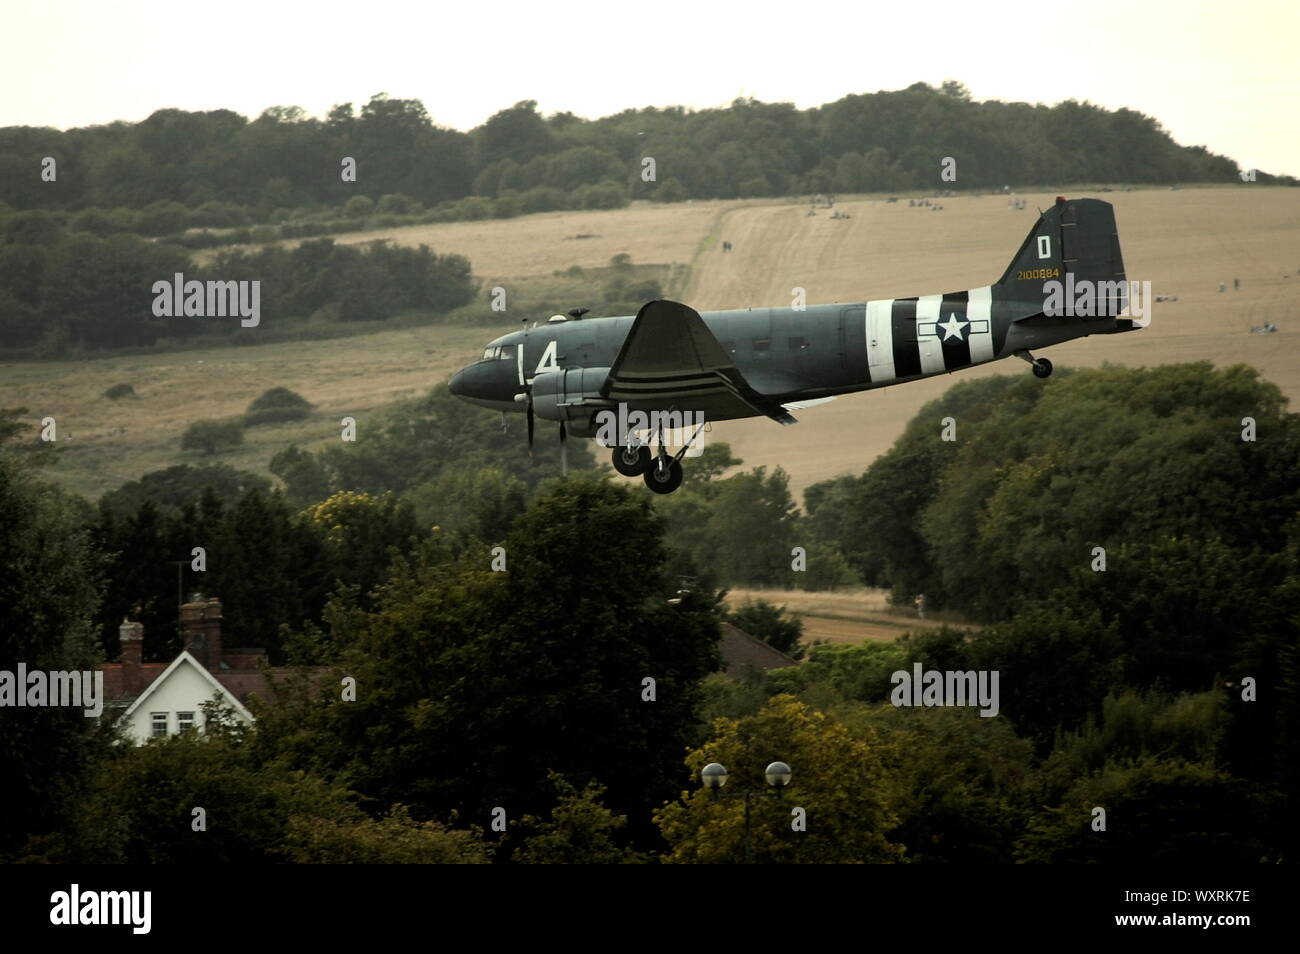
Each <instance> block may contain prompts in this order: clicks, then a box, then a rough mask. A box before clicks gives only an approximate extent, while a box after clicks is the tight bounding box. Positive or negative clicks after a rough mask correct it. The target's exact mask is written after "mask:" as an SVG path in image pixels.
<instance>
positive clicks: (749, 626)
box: [726, 599, 804, 659]
mask: <svg viewBox="0 0 1300 954" xmlns="http://www.w3.org/2000/svg"><path fill="white" fill-rule="evenodd" d="M726 618H727V622H729V623H732V624H733V625H735V626H737V627H739V628H740V629H742V630H744V631H745V632H746V633H748V634H749V635H751V636H754V637H757V638H758V639H761V640H762V641H763V642H765V643H767V644H768V645H769V646H771V647H772V648H773V649H779V650H780V651H781V652H783V653H785V654H786V655H787V656H789V657H791V658H792V659H802V658H803V652H804V651H803V647H802V646H800V645H799V641H800V640H801V639H803V618H802V617H801V616H800V615H799V614H798V613H793V614H787V613H786V611H785V607H784V606H777V605H776V604H774V603H769V602H768V601H767V600H761V599H748V600H745V602H744V603H742V604H740V606H739V607H738V608H737V609H736V610H734V611H733V612H730V613H728V614H727V617H726Z"/></svg>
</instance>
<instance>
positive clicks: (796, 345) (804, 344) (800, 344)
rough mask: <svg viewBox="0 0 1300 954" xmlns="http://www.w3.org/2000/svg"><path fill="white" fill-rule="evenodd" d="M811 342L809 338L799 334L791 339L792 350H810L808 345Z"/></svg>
mask: <svg viewBox="0 0 1300 954" xmlns="http://www.w3.org/2000/svg"><path fill="white" fill-rule="evenodd" d="M809 344H810V342H809V341H808V339H807V338H805V337H803V336H802V335H798V336H796V337H794V338H791V339H790V350H791V351H807V350H808V345H809Z"/></svg>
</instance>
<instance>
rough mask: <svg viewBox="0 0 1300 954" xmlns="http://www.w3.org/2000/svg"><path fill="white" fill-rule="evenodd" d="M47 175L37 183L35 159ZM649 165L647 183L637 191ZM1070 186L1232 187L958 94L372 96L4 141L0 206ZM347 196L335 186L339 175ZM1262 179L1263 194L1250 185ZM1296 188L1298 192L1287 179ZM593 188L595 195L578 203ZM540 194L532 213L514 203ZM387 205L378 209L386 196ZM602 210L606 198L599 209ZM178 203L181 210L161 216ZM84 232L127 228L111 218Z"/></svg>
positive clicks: (1058, 111) (210, 220)
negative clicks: (653, 103)
mask: <svg viewBox="0 0 1300 954" xmlns="http://www.w3.org/2000/svg"><path fill="white" fill-rule="evenodd" d="M45 157H52V158H54V159H55V160H56V162H57V166H56V170H57V178H56V180H55V181H54V182H45V181H42V177H41V171H42V160H43V159H44V158H45ZM647 157H650V158H653V159H654V161H655V175H654V179H653V181H646V179H645V178H644V177H643V174H642V173H643V170H644V169H645V166H644V164H643V160H644V159H646V158H647ZM944 157H952V158H954V159H955V160H956V162H957V167H956V171H957V179H956V181H955V185H956V187H958V188H968V189H988V188H1001V187H1002V186H1003V185H1004V184H1008V183H1010V184H1015V185H1028V184H1047V183H1066V182H1131V183H1163V182H1189V181H1220V182H1227V181H1232V180H1234V179H1235V178H1236V176H1237V175H1238V173H1239V171H1240V170H1239V169H1238V167H1237V165H1236V164H1235V163H1234V162H1233V161H1232V160H1230V159H1227V158H1225V157H1222V156H1218V155H1214V154H1212V153H1209V152H1208V151H1206V150H1205V149H1204V148H1203V147H1199V146H1193V147H1184V146H1179V145H1178V144H1177V143H1175V142H1174V141H1173V140H1172V139H1171V138H1170V137H1169V135H1168V133H1167V132H1165V130H1164V129H1162V128H1161V126H1160V124H1159V123H1158V122H1157V121H1156V120H1155V119H1153V118H1151V117H1149V116H1145V115H1143V114H1142V113H1139V112H1135V111H1133V110H1129V109H1120V110H1116V111H1110V110H1105V109H1102V108H1100V107H1097V106H1094V105H1092V104H1090V103H1079V102H1076V101H1074V100H1067V101H1065V102H1062V103H1058V104H1057V105H1055V106H1050V107H1049V106H1044V105H1042V104H1036V105H1031V104H1029V103H1004V102H1000V101H987V102H975V101H973V100H972V99H971V98H970V95H969V93H968V92H967V91H966V89H965V88H964V87H963V86H962V85H961V84H960V83H956V82H953V81H949V82H945V83H944V84H943V86H942V87H941V88H939V89H935V88H933V87H931V86H928V85H926V84H924V83H916V84H913V85H912V86H910V87H908V88H907V89H904V90H897V91H889V92H885V91H882V92H877V93H866V94H853V95H849V96H845V97H844V98H842V99H840V100H837V101H836V102H833V103H828V104H826V105H824V106H820V107H813V108H810V109H806V110H798V109H795V108H794V106H793V105H791V104H788V103H761V102H757V101H755V100H753V99H738V100H736V101H735V102H734V103H732V104H731V105H730V106H728V107H726V108H721V109H704V110H696V111H690V110H686V109H684V108H682V107H670V108H666V109H658V108H654V107H648V108H644V109H629V110H625V111H623V112H621V113H618V114H616V115H613V116H607V117H604V118H601V119H597V120H586V119H581V118H579V117H576V116H574V115H572V114H571V113H565V112H561V113H557V114H555V115H552V116H548V117H543V116H541V115H539V114H538V112H537V109H536V103H535V102H533V101H527V100H526V101H523V102H520V103H516V104H515V105H514V106H512V107H510V108H508V109H503V110H501V111H500V112H498V113H496V114H495V115H493V116H492V117H491V118H489V119H488V120H487V121H486V122H484V124H483V125H482V126H479V127H477V128H475V129H473V130H471V131H469V132H458V131H456V130H452V129H447V128H444V127H441V126H438V125H437V124H436V123H435V122H434V118H433V117H431V116H430V114H429V112H428V110H427V109H426V108H425V106H424V105H423V103H421V102H420V101H418V100H409V99H390V98H388V97H387V96H386V95H385V94H378V95H376V96H374V97H372V98H371V99H370V101H369V102H368V103H366V104H365V105H364V106H362V107H361V109H360V110H359V111H357V110H354V108H353V106H352V104H350V103H345V104H342V105H339V106H336V107H334V108H333V109H332V110H330V112H329V114H328V115H327V116H326V117H325V118H324V119H318V118H315V117H310V116H307V115H306V114H305V113H304V112H303V111H302V110H301V109H299V108H297V107H283V106H277V107H272V108H270V109H267V110H266V111H264V112H263V113H262V114H261V115H260V116H259V117H257V118H256V119H255V120H252V121H249V120H248V119H246V118H245V117H243V116H240V115H238V114H236V113H233V112H231V111H229V110H214V111H210V112H194V113H191V112H185V111H182V110H177V109H162V110H159V111H157V112H155V113H154V114H153V115H152V116H150V117H149V118H148V119H145V120H143V121H141V122H139V123H134V124H132V123H125V122H116V123H112V124H110V125H106V126H94V127H89V128H81V129H71V130H68V131H66V132H60V131H58V130H54V129H49V128H37V127H9V128H6V129H3V130H0V203H4V204H5V205H7V206H9V207H11V208H13V209H18V210H30V209H46V210H55V209H62V210H71V211H75V210H82V209H100V210H113V209H117V210H141V211H144V210H149V211H148V212H147V213H146V214H143V215H141V216H139V217H138V218H137V220H136V222H137V225H136V227H138V228H140V229H141V230H146V229H147V230H150V231H151V232H152V233H153V234H168V233H170V232H172V231H177V230H179V229H180V228H181V227H182V226H190V227H215V228H222V227H239V226H243V225H248V224H251V223H253V222H272V221H281V220H282V219H284V218H286V217H287V213H288V210H292V209H301V208H308V207H319V208H329V209H338V208H341V207H343V206H344V203H346V202H347V201H348V200H349V199H351V198H354V197H367V198H368V199H369V200H371V201H372V202H376V203H379V202H387V203H388V207H387V208H381V209H380V211H381V212H383V213H385V214H404V213H410V212H411V211H413V207H412V205H411V203H415V204H417V205H418V206H422V207H426V208H436V207H439V206H442V205H443V204H446V203H452V202H456V201H459V200H463V199H465V198H467V197H479V198H481V199H497V198H499V197H502V196H513V197H514V200H515V201H517V202H518V203H519V204H520V206H521V207H524V208H527V207H528V206H529V205H530V204H531V205H532V206H534V207H535V206H537V204H538V203H539V202H541V203H542V204H546V203H547V200H545V199H542V198H541V197H540V194H538V193H536V192H535V191H534V190H539V189H546V190H553V191H552V192H551V193H550V196H551V198H552V199H554V198H556V197H560V199H561V201H563V202H565V203H566V205H568V206H570V207H577V205H578V203H582V202H585V203H592V204H593V205H588V207H605V206H603V205H600V204H599V203H601V202H608V201H612V202H615V203H616V204H617V203H618V202H622V201H627V200H628V199H636V198H651V199H659V200H661V201H677V200H680V199H685V198H732V197H737V196H780V195H799V194H806V193H817V192H828V191H834V192H862V191H873V190H882V189H906V188H938V187H944V188H951V187H953V186H952V185H951V184H950V183H948V182H946V181H941V180H940V178H939V173H940V168H941V163H942V161H943V159H944ZM348 158H350V159H354V160H355V161H356V181H354V182H349V181H343V176H342V175H341V173H342V171H343V162H344V160H345V159H348ZM1257 181H1273V177H1271V176H1268V175H1267V174H1266V173H1259V175H1258V180H1257ZM1288 181H1290V180H1288ZM596 186H599V187H601V188H602V189H604V191H605V195H604V197H603V198H602V197H597V196H596V195H595V194H591V195H585V194H581V193H580V190H583V189H590V188H592V187H596ZM529 195H532V196H533V198H532V199H531V200H529V199H525V198H524V197H525V196H529ZM385 197H389V198H387V199H385ZM610 197H612V198H610ZM168 202H170V203H176V204H177V206H178V207H179V210H178V207H177V206H166V205H158V204H157V203H168ZM98 215H99V217H98V218H94V219H93V222H92V220H91V219H86V220H84V221H83V225H85V226H87V227H89V228H90V230H91V231H94V230H95V229H105V228H112V227H115V226H113V225H111V224H109V222H108V221H106V220H107V219H112V218H114V217H116V218H117V219H118V220H120V221H119V224H124V223H125V221H126V219H127V218H128V217H127V216H126V214H125V213H123V212H120V211H119V212H103V213H99V214H98Z"/></svg>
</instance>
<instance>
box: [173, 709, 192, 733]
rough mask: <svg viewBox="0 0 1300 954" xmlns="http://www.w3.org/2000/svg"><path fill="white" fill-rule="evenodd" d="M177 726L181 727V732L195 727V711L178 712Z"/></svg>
mask: <svg viewBox="0 0 1300 954" xmlns="http://www.w3.org/2000/svg"><path fill="white" fill-rule="evenodd" d="M176 728H177V729H179V730H180V731H181V732H184V731H185V730H186V729H192V728H194V713H193V712H178V713H176Z"/></svg>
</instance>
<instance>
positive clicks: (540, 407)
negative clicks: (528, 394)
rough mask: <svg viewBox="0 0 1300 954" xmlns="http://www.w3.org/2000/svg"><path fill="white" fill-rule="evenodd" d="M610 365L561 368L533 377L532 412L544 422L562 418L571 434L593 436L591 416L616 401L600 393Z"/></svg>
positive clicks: (613, 405)
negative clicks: (604, 366) (607, 366)
mask: <svg viewBox="0 0 1300 954" xmlns="http://www.w3.org/2000/svg"><path fill="white" fill-rule="evenodd" d="M607 377H609V368H560V369H559V370H558V371H544V372H543V373H541V374H539V375H537V376H536V377H534V378H533V384H532V395H533V413H534V414H536V415H537V416H538V417H540V418H542V419H543V420H546V421H563V422H564V426H565V428H566V429H567V430H568V432H569V433H570V434H572V435H573V436H574V437H592V436H594V434H595V425H594V424H593V422H592V415H593V414H595V413H596V412H597V411H599V410H601V409H602V408H612V407H615V406H616V405H615V402H613V401H611V400H609V399H608V398H602V397H601V396H600V388H601V385H603V384H604V383H605V379H606V378H607Z"/></svg>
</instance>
